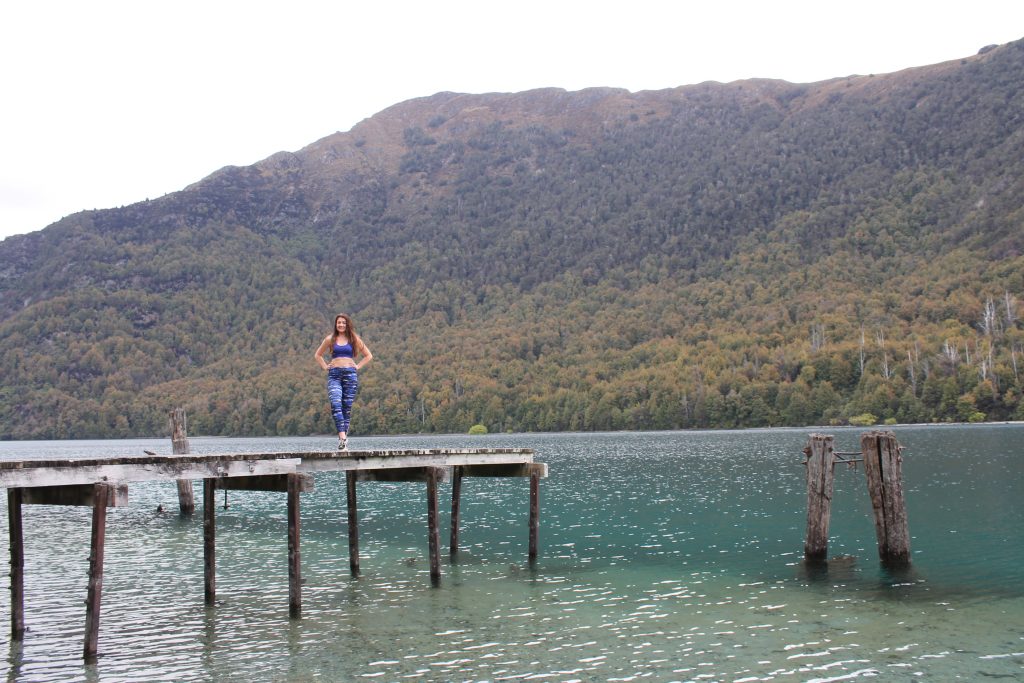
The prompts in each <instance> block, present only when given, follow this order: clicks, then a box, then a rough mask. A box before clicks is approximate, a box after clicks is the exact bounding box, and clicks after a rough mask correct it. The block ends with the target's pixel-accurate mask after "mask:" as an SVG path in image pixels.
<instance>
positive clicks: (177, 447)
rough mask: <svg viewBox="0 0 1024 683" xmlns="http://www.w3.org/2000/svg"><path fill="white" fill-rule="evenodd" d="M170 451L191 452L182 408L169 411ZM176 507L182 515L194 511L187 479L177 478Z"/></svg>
mask: <svg viewBox="0 0 1024 683" xmlns="http://www.w3.org/2000/svg"><path fill="white" fill-rule="evenodd" d="M171 452H172V453H173V454H174V455H188V454H189V453H190V452H191V449H190V448H189V445H188V427H187V421H186V418H185V411H184V409H182V408H175V409H174V410H172V411H171ZM178 507H179V508H180V509H181V514H183V515H191V514H192V513H193V512H195V511H196V501H195V495H194V494H193V492H192V482H191V480H189V479H179V480H178Z"/></svg>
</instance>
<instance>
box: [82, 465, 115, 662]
mask: <svg viewBox="0 0 1024 683" xmlns="http://www.w3.org/2000/svg"><path fill="white" fill-rule="evenodd" d="M112 488H113V487H112V486H110V485H109V484H95V485H94V486H93V491H94V495H95V500H94V501H93V504H92V537H91V544H90V552H89V592H88V595H87V597H86V600H85V646H84V648H83V656H84V658H85V660H86V661H87V662H93V661H95V660H96V650H97V645H98V643H99V635H100V596H101V594H102V592H103V552H104V545H105V544H106V536H107V499H108V498H109V497H110V495H111V489H112Z"/></svg>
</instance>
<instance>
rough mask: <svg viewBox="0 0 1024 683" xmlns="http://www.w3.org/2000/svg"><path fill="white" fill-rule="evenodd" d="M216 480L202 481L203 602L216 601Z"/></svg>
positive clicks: (212, 602) (208, 603) (211, 602)
mask: <svg viewBox="0 0 1024 683" xmlns="http://www.w3.org/2000/svg"><path fill="white" fill-rule="evenodd" d="M216 483H217V480H216V479H203V602H204V603H205V604H207V605H213V604H215V603H216V601H217V503H216V501H215V500H214V494H215V493H216V492H217V491H216V488H217V487H216Z"/></svg>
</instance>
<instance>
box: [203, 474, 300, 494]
mask: <svg viewBox="0 0 1024 683" xmlns="http://www.w3.org/2000/svg"><path fill="white" fill-rule="evenodd" d="M291 476H292V475H291V474H262V475H257V476H242V477H221V478H219V479H214V480H213V481H214V483H215V486H216V487H217V488H218V489H224V490H230V491H279V492H281V493H284V492H286V491H288V482H289V480H290V479H289V478H290V477H291ZM298 482H299V487H300V492H301V493H307V492H308V491H312V490H313V487H314V483H313V475H311V474H301V475H299V479H298Z"/></svg>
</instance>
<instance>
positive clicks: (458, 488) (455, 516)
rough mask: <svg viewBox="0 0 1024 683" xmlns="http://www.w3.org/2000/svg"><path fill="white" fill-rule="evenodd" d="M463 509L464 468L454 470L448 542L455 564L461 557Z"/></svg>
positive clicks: (449, 553)
mask: <svg viewBox="0 0 1024 683" xmlns="http://www.w3.org/2000/svg"><path fill="white" fill-rule="evenodd" d="M461 507H462V468H461V467H459V466H458V465H456V466H455V467H453V468H452V534H451V539H450V540H449V542H448V555H449V558H450V559H451V562H452V564H454V563H455V562H456V561H457V559H458V556H459V511H460V508H461Z"/></svg>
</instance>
